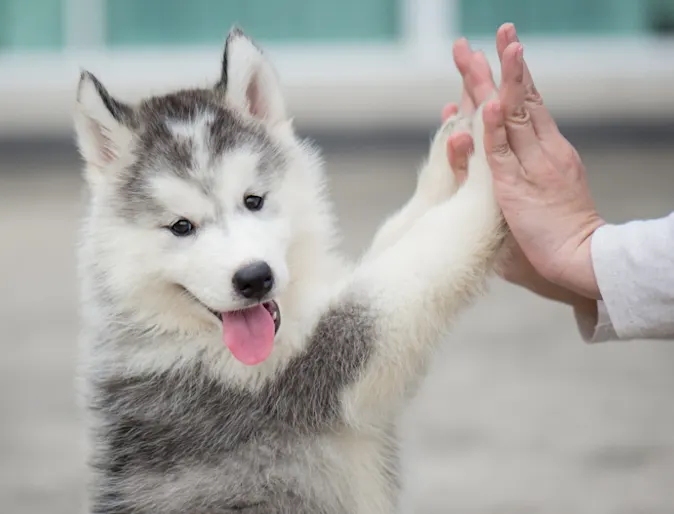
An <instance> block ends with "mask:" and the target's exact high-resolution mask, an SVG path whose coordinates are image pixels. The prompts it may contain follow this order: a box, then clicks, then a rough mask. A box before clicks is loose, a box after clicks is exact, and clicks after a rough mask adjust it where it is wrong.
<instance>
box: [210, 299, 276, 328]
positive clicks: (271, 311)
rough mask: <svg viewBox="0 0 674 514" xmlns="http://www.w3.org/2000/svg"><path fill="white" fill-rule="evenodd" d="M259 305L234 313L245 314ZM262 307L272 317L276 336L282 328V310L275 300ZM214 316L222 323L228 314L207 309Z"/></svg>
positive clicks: (263, 304) (265, 303)
mask: <svg viewBox="0 0 674 514" xmlns="http://www.w3.org/2000/svg"><path fill="white" fill-rule="evenodd" d="M258 305H259V304H256V305H254V306H252V307H247V308H246V309H242V310H241V311H234V312H243V311H245V310H248V309H253V308H255V307H257V306H258ZM262 307H264V308H265V309H266V310H267V312H268V313H269V315H270V316H271V319H272V321H273V322H274V334H276V333H277V332H278V329H279V328H280V327H281V310H280V309H279V306H278V303H276V302H275V301H274V300H269V301H268V302H264V303H262ZM206 308H207V309H208V310H209V311H210V312H211V314H213V316H215V317H216V318H218V320H220V322H222V321H223V314H227V313H222V312H217V311H214V310H213V309H211V308H209V307H206Z"/></svg>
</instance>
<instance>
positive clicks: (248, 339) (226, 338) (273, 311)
mask: <svg viewBox="0 0 674 514" xmlns="http://www.w3.org/2000/svg"><path fill="white" fill-rule="evenodd" d="M181 288H182V290H183V291H184V293H185V294H187V295H189V296H190V297H191V298H192V299H194V301H196V302H198V303H200V304H201V305H202V306H203V307H205V308H206V309H208V311H209V312H210V313H211V314H213V316H215V317H216V318H217V319H218V321H219V322H220V323H221V324H222V339H223V342H224V343H225V346H227V348H229V350H230V351H231V352H232V355H233V356H234V357H235V358H236V359H237V360H238V361H240V362H242V363H243V364H245V365H247V366H254V365H256V364H260V363H261V362H263V361H265V360H266V359H267V358H268V357H269V356H270V355H271V352H272V350H273V349H274V338H275V336H276V333H277V332H278V330H279V327H280V326H281V310H280V309H279V306H278V303H276V302H275V301H274V300H269V301H266V302H263V303H256V304H254V305H251V306H249V307H246V308H244V309H238V310H234V311H225V312H218V311H216V310H214V309H211V308H210V307H208V306H207V305H205V304H204V303H203V302H202V301H200V300H199V299H198V298H197V297H196V296H195V295H193V294H192V293H191V292H190V291H188V290H187V288H185V287H182V286H181Z"/></svg>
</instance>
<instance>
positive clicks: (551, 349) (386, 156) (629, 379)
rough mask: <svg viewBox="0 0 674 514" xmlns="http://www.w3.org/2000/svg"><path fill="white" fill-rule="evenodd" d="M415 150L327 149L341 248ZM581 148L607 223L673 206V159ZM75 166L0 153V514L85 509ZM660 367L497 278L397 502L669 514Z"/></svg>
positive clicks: (670, 391) (501, 511)
mask: <svg viewBox="0 0 674 514" xmlns="http://www.w3.org/2000/svg"><path fill="white" fill-rule="evenodd" d="M424 149H425V147H424V141H423V138H416V139H411V140H407V139H403V140H399V141H396V143H395V144H389V145H382V144H376V143H372V144H371V145H369V144H364V145H359V146H353V145H344V144H333V145H331V146H330V145H329V146H328V152H327V155H326V158H327V161H328V169H329V172H330V179H331V185H332V189H333V192H334V196H335V199H336V202H337V206H338V213H339V215H340V218H341V221H342V227H343V232H344V236H345V244H346V247H347V248H348V250H349V252H351V253H353V254H355V253H356V252H357V251H358V250H359V249H361V248H362V247H363V246H364V245H365V244H366V243H367V241H368V239H369V238H370V237H371V235H372V233H373V232H374V230H375V228H376V226H377V224H378V223H379V221H380V220H381V219H382V218H383V216H385V215H386V214H387V213H389V212H391V211H392V210H393V209H394V208H395V207H396V206H398V205H400V204H401V203H402V202H403V201H404V200H405V199H406V198H407V196H408V195H409V194H410V193H411V191H412V187H413V182H414V179H415V176H414V170H415V167H416V164H417V163H418V162H419V159H420V157H421V155H422V153H423V152H424ZM580 151H581V155H582V156H583V158H584V160H585V162H586V165H587V167H588V169H589V170H590V181H591V186H592V190H593V192H594V193H595V195H596V198H597V202H598V205H599V207H600V211H601V213H602V214H603V215H604V216H605V217H606V218H607V219H608V220H609V221H612V222H619V221H623V220H626V219H629V218H630V217H649V216H659V215H664V214H666V213H667V212H668V210H671V209H672V208H674V203H673V201H672V198H674V171H673V170H672V167H673V166H672V160H673V158H674V149H667V147H666V145H651V146H645V145H644V144H642V143H640V144H638V145H637V146H636V147H635V146H634V145H631V144H630V143H629V142H620V141H613V142H611V141H608V142H606V141H604V142H603V143H597V144H586V145H581V146H580ZM78 166H79V164H78V161H77V158H76V156H75V154H74V152H73V151H72V149H71V148H69V147H64V148H59V147H53V146H52V147H46V148H43V149H40V150H37V149H34V148H33V147H32V146H31V145H25V144H21V145H13V144H5V145H4V146H0V199H1V201H0V234H2V236H3V239H4V243H3V245H2V252H0V269H2V274H3V275H2V276H3V278H2V282H1V283H2V289H1V290H0V327H1V330H2V338H1V339H0V345H1V346H0V351H1V352H2V358H1V359H0V419H1V420H2V422H1V423H0V505H2V506H3V507H2V509H1V510H2V512H6V513H8V514H35V513H38V512H40V513H41V512H45V513H46V512H49V514H74V513H75V512H81V489H82V483H83V479H84V476H85V474H84V468H83V452H84V442H83V438H82V434H81V429H80V420H79V413H78V410H77V408H76V405H75V401H74V394H73V387H74V355H75V352H76V333H77V313H76V293H77V284H76V276H75V266H74V244H75V236H76V230H77V218H78V216H79V214H80V212H81V184H80V179H79V175H78ZM448 230H451V227H448ZM673 272H674V270H673ZM673 371H674V343H666V342H630V343H626V342H623V343H605V344H601V345H595V346H589V345H586V344H585V343H583V342H582V341H581V339H580V337H579V335H578V332H577V329H576V325H575V322H574V319H573V316H572V314H571V312H570V311H569V309H567V308H565V307H564V306H560V305H555V304H553V303H550V302H546V301H544V300H541V299H539V298H537V297H534V296H532V295H530V294H527V293H526V292H524V291H520V290H517V289H515V288H514V287H512V286H508V285H505V284H503V283H501V282H499V281H495V282H494V284H493V286H492V289H491V292H490V293H489V294H488V295H487V296H485V297H484V298H482V299H481V300H480V301H479V302H478V303H477V304H476V305H475V306H474V307H473V308H472V309H471V310H470V311H468V312H466V313H465V315H464V316H463V317H462V318H461V320H460V321H459V323H458V324H457V326H456V329H455V330H454V332H453V334H452V336H451V337H450V339H449V340H448V341H447V344H446V347H445V348H444V350H443V352H442V353H441V355H439V356H438V358H437V359H436V361H435V362H434V365H433V369H432V373H431V376H430V377H429V378H428V380H427V381H426V382H425V384H424V387H423V389H422V391H421V392H420V394H419V397H418V398H417V399H416V400H415V402H414V403H413V405H412V406H411V408H410V410H409V412H408V413H407V415H406V417H405V420H404V422H403V432H404V434H405V440H406V452H405V469H406V477H407V481H408V487H407V493H406V501H407V504H408V506H411V507H412V509H411V510H412V511H413V512H421V513H424V514H426V513H428V514H435V513H437V514H440V513H442V514H448V513H452V514H453V513H463V514H466V513H468V514H511V513H512V514H534V513H536V514H569V513H574V514H608V513H611V514H667V513H671V512H674V487H673V486H674V402H673V401H672V399H673V397H674V373H673Z"/></svg>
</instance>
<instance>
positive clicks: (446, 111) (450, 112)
mask: <svg viewBox="0 0 674 514" xmlns="http://www.w3.org/2000/svg"><path fill="white" fill-rule="evenodd" d="M458 112H459V106H458V105H456V104H447V105H445V106H444V107H443V109H442V123H445V122H446V121H447V120H448V119H449V118H451V117H452V116H454V115H455V114H456V113H458Z"/></svg>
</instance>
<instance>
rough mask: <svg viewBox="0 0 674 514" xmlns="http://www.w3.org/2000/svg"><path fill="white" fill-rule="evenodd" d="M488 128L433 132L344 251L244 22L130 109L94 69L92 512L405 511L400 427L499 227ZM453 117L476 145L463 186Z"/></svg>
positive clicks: (87, 105) (83, 134) (89, 128)
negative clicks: (397, 191) (194, 67)
mask: <svg viewBox="0 0 674 514" xmlns="http://www.w3.org/2000/svg"><path fill="white" fill-rule="evenodd" d="M481 119H482V118H481V110H480V111H478V113H477V114H476V116H475V117H474V119H472V120H465V119H461V118H458V117H454V118H452V119H451V120H449V121H448V122H447V123H446V124H445V125H444V126H443V127H442V128H441V129H440V130H439V131H438V133H437V135H436V136H435V138H434V140H433V142H432V145H431V149H430V153H429V156H428V159H427V162H426V164H425V165H424V166H423V167H422V168H421V171H420V174H419V178H418V184H417V187H416V191H415V192H414V194H413V196H412V197H411V199H410V200H409V202H408V203H407V204H406V205H405V206H404V207H403V208H402V209H401V210H400V211H399V212H398V213H396V214H395V215H394V216H392V217H391V218H390V219H389V220H388V221H387V222H386V223H385V224H383V225H382V227H381V228H380V229H379V231H378V232H377V234H376V236H375V238H374V241H373V243H372V246H371V247H370V248H369V250H368V251H367V252H366V253H365V255H363V257H362V258H361V259H359V261H358V262H356V263H349V262H347V261H346V260H345V259H344V258H342V257H341V256H340V255H339V254H338V253H337V251H336V250H335V241H336V231H335V227H334V222H333V214H332V210H331V206H330V203H329V201H328V199H327V197H326V191H325V188H324V177H323V172H322V165H321V162H320V158H319V157H318V154H317V153H316V151H315V150H314V149H312V148H311V147H310V146H309V145H308V144H307V143H305V142H303V141H300V140H299V139H298V137H297V136H296V134H295V133H294V130H293V127H292V125H291V120H290V118H289V116H288V114H287V113H286V109H285V105H284V100H283V97H282V94H281V90H280V87H279V82H278V80H277V75H276V72H275V70H274V68H273V67H272V65H271V64H270V62H269V61H268V60H267V59H266V57H265V55H264V54H263V52H262V51H261V50H260V49H259V48H258V47H257V45H256V44H255V43H253V42H252V41H251V40H250V39H249V38H248V37H247V36H246V35H244V34H243V33H242V32H241V31H240V30H239V29H233V30H232V31H231V32H230V34H229V36H228V37H227V42H226V45H225V51H224V57H223V60H222V72H221V77H220V80H219V81H218V82H217V84H215V85H214V86H213V87H209V88H204V89H188V90H180V91H175V92H173V93H170V94H166V95H163V96H153V97H148V98H146V99H144V100H142V101H140V102H139V103H137V104H127V103H123V102H122V101H120V100H117V99H115V98H114V97H113V96H112V95H111V94H110V93H109V92H108V91H107V90H106V88H105V87H104V86H103V85H102V84H101V82H99V80H98V79H96V78H95V77H94V76H93V75H92V74H90V73H88V72H83V73H82V76H81V78H80V82H79V87H78V95H77V109H76V114H75V126H76V132H77V140H78V146H79V149H80V152H81V154H82V156H83V160H84V161H85V164H86V165H85V178H86V183H87V186H88V191H89V202H88V209H87V212H86V216H85V219H84V222H83V229H82V233H81V245H80V253H79V270H80V282H81V317H82V334H81V366H82V367H81V377H82V378H83V381H84V384H85V387H84V399H85V402H86V407H87V409H86V412H87V418H88V419H87V422H88V424H89V431H90V432H89V433H90V442H91V456H90V472H91V484H90V494H89V501H88V503H89V505H88V512H90V513H92V514H150V513H152V514H225V513H247V514H272V513H274V514H347V513H348V514H389V513H393V512H396V511H397V510H398V509H399V489H400V481H399V475H398V465H397V442H396V438H395V435H394V432H395V431H394V421H395V419H396V417H397V415H398V414H399V412H400V410H401V409H402V408H403V407H404V405H405V400H406V398H407V397H408V396H409V394H411V393H413V392H414V390H415V388H416V386H417V385H418V382H419V381H420V379H421V378H423V376H424V374H425V369H426V364H427V362H428V360H429V358H430V357H431V356H432V353H433V350H434V349H435V348H436V347H437V346H438V345H439V344H440V342H441V341H442V339H443V337H444V336H445V335H446V333H447V331H448V328H449V326H450V323H451V322H452V321H453V319H454V318H455V316H456V314H457V312H459V311H460V310H461V309H462V308H463V307H466V306H467V305H468V304H470V303H471V301H472V300H473V299H474V298H476V296H477V295H478V294H479V293H480V292H481V291H482V290H483V286H484V284H485V281H486V278H487V276H488V275H489V273H490V272H491V270H492V268H493V262H494V258H495V254H496V252H497V249H498V248H499V247H500V246H501V242H502V240H503V236H504V229H503V223H502V216H501V212H500V210H499V208H498V206H497V203H496V201H495V198H494V194H493V191H492V184H491V177H490V171H489V168H488V165H487V160H486V155H485V152H484V150H483V144H482V139H483V124H482V121H481ZM457 125H462V126H463V127H464V128H468V129H471V127H472V131H473V132H472V133H473V137H474V138H475V148H476V153H475V155H473V156H472V158H471V161H470V169H469V175H468V179H467V181H466V182H465V183H464V184H463V185H461V186H460V187H459V186H458V185H457V184H456V183H455V182H454V177H453V174H452V172H451V170H450V168H449V166H448V163H447V158H446V154H445V145H446V141H447V137H448V136H449V134H450V133H451V132H452V131H453V130H454V129H455V128H456V126H457Z"/></svg>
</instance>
